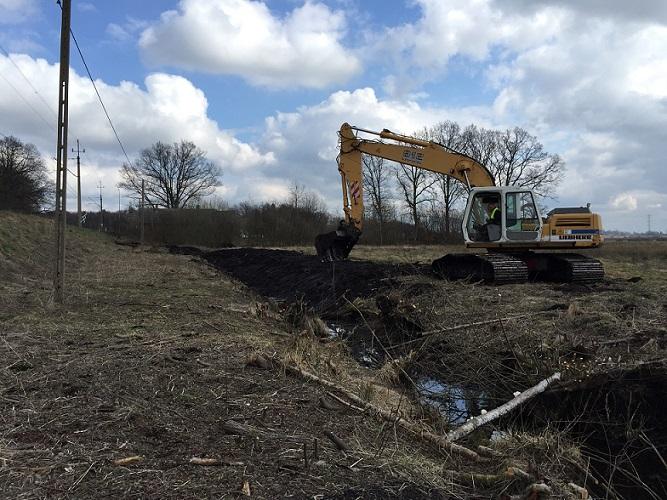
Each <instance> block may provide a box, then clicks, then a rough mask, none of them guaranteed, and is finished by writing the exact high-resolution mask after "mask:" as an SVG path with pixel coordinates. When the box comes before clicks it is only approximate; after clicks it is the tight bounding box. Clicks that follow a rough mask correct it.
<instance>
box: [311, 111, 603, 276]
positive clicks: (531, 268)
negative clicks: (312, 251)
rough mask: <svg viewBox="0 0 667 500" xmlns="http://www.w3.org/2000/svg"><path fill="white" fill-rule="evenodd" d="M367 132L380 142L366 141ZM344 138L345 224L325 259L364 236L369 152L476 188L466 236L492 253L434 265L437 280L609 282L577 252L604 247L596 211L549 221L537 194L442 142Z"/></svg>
mask: <svg viewBox="0 0 667 500" xmlns="http://www.w3.org/2000/svg"><path fill="white" fill-rule="evenodd" d="M362 134H365V135H368V134H370V135H374V136H376V137H379V139H368V138H363V137H362ZM339 136H340V142H339V145H340V154H339V156H338V171H339V172H340V175H341V180H342V186H343V211H344V212H345V219H344V220H342V221H341V222H340V224H339V226H338V228H337V230H336V231H333V232H330V233H325V234H320V235H319V236H317V238H316V239H315V248H316V249H317V254H318V255H319V256H320V258H321V259H322V260H323V261H335V260H342V259H346V258H347V257H348V255H349V253H350V251H351V250H352V248H353V247H354V245H355V244H356V243H357V241H358V240H359V237H360V236H361V232H362V224H363V213H364V197H363V188H364V183H363V168H362V154H367V155H371V156H376V157H379V158H384V159H387V160H391V161H395V162H398V163H402V164H406V165H411V166H413V167H416V168H421V169H424V170H428V171H431V172H436V173H438V174H444V175H448V176H451V177H453V178H454V179H457V180H459V181H461V182H462V183H464V185H465V186H466V187H467V188H468V191H469V196H468V201H467V204H466V209H465V212H464V217H463V237H464V239H465V244H466V246H467V247H468V248H472V249H486V253H473V252H470V253H456V254H448V255H445V256H444V257H441V258H439V259H437V260H435V261H434V262H433V270H434V271H435V273H436V274H438V275H440V276H442V277H445V278H448V279H461V278H471V279H473V280H475V281H484V282H487V283H499V284H500V283H518V282H524V281H528V280H531V279H539V280H545V281H559V282H584V283H591V282H596V281H600V280H602V278H603V277H604V268H603V266H602V263H601V262H600V261H599V260H597V259H594V258H591V257H587V256H584V255H581V254H578V253H573V252H571V250H572V249H590V248H597V247H599V246H600V245H602V243H603V236H602V221H601V218H600V216H599V215H598V214H595V213H592V212H591V210H590V207H589V206H587V207H575V208H556V209H554V210H552V211H550V212H549V213H548V214H547V217H544V218H543V217H542V216H541V215H540V211H539V209H538V205H537V204H536V202H535V195H534V193H533V192H532V191H531V190H530V189H527V188H524V187H516V186H496V185H495V180H494V178H493V175H492V174H491V172H490V171H489V170H488V169H487V168H486V167H484V166H483V165H481V164H480V163H479V162H478V161H476V160H475V159H474V158H471V157H469V156H467V155H465V154H462V153H459V152H457V151H454V150H452V149H449V148H447V147H445V146H443V145H442V144H438V143H436V142H433V141H425V140H421V139H417V138H414V137H410V136H406V135H401V134H396V133H393V132H391V131H389V130H386V129H385V130H382V131H381V132H374V131H372V130H366V129H363V128H359V127H353V126H350V125H349V124H347V123H344V124H343V125H342V126H341V128H340V132H339ZM387 141H388V142H387ZM542 250H548V251H546V252H544V251H542ZM558 250H560V252H558ZM566 250H568V251H566Z"/></svg>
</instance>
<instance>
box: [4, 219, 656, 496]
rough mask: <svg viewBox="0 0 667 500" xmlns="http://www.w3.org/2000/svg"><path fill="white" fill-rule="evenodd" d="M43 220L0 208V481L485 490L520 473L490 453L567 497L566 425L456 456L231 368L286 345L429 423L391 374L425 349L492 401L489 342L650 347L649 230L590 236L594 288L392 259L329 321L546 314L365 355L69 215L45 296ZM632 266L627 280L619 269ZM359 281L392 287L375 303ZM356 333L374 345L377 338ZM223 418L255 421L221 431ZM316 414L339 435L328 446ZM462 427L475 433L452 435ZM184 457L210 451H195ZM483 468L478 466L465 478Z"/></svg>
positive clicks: (643, 356)
mask: <svg viewBox="0 0 667 500" xmlns="http://www.w3.org/2000/svg"><path fill="white" fill-rule="evenodd" d="M52 230H53V229H52V225H51V222H50V221H48V220H45V219H41V218H35V217H27V216H19V215H15V214H10V213H1V212H0V273H1V274H0V275H1V276H2V279H0V337H1V341H0V361H1V363H0V367H1V368H0V369H1V371H2V377H1V378H0V408H1V412H0V414H1V415H2V417H1V419H0V485H1V487H2V489H3V492H6V493H5V494H6V495H8V496H11V497H13V498H33V497H49V496H72V497H77V498H93V497H95V498H98V497H99V496H100V494H101V492H103V493H105V494H107V495H108V496H112V497H141V498H146V497H150V498H186V497H191V498H192V497H198V498H201V497H213V496H220V497H223V496H225V495H228V496H231V497H238V496H241V495H242V494H243V490H244V488H245V486H246V483H247V485H248V486H247V487H248V488H250V490H251V492H252V496H254V497H256V498H276V497H282V496H287V495H293V496H296V497H309V498H312V497H314V496H316V495H322V496H323V498H356V497H362V498H364V497H368V498H391V497H394V498H429V497H436V498H437V496H438V495H440V497H441V498H446V497H448V496H451V495H454V496H455V497H459V498H465V497H469V496H470V495H472V494H473V492H474V493H475V494H477V495H480V496H481V497H482V498H486V497H489V496H491V495H498V494H500V493H499V492H507V493H512V494H515V493H516V494H518V493H519V492H521V491H523V489H525V487H526V483H525V481H522V480H519V479H516V478H509V477H507V476H503V471H504V470H505V468H506V467H507V466H508V465H513V466H518V467H520V468H524V469H530V467H531V466H530V461H531V460H533V461H535V460H537V461H538V462H539V463H540V477H541V478H542V479H543V480H545V481H547V482H548V483H549V484H550V486H551V487H552V489H553V490H554V491H555V492H559V494H562V495H563V497H567V496H566V493H565V492H566V491H567V488H566V486H565V484H566V483H567V482H568V481H570V480H571V481H575V482H578V483H579V484H584V483H585V482H586V477H585V474H584V475H583V476H582V472H581V467H580V466H582V465H584V466H585V460H583V459H582V458H581V455H578V453H579V451H577V447H576V446H573V445H572V443H571V442H570V441H569V438H568V436H567V435H566V434H562V433H560V432H559V433H553V432H546V431H544V429H542V430H539V431H535V432H528V431H526V433H519V432H517V433H515V434H512V437H511V439H507V440H504V441H503V442H502V443H498V444H497V445H493V444H490V446H497V450H498V451H500V452H502V454H503V455H502V456H503V458H501V459H495V460H493V461H490V462H484V461H482V462H480V463H478V464H474V463H467V462H465V461H461V460H460V459H459V458H457V457H456V456H452V455H450V454H448V453H443V452H442V451H441V450H438V449H436V448H434V447H433V446H432V445H428V444H426V443H424V442H422V441H420V440H419V439H416V438H415V436H414V435H411V434H407V433H405V432H403V431H401V430H400V429H399V428H398V427H397V426H395V425H391V424H388V423H386V422H383V421H382V420H381V419H376V418H374V417H373V416H372V415H370V414H368V413H360V412H358V411H355V410H354V409H351V408H349V407H347V406H344V405H342V404H340V403H337V402H336V401H333V400H332V401H333V403H334V404H333V405H332V406H333V408H334V409H333V410H332V409H327V408H324V407H323V406H322V404H321V402H320V398H322V397H325V398H328V396H327V394H326V390H325V389H323V388H322V387H320V386H318V385H316V384H309V383H305V382H303V381H302V380H301V379H298V378H295V377H292V376H287V375H285V374H284V373H282V372H280V371H274V370H259V369H256V368H253V367H247V366H246V360H247V359H248V358H249V357H250V356H252V355H254V354H255V353H257V352H262V353H264V354H265V355H269V356H270V355H273V356H277V357H279V358H281V359H284V360H289V361H290V362H293V363H295V364H297V365H298V366H300V367H303V368H306V369H308V370H310V371H312V372H314V373H317V374H318V375H319V376H321V377H324V378H326V379H328V380H335V381H337V382H338V383H340V384H342V385H344V386H345V387H346V388H347V389H348V390H350V391H351V392H354V393H356V394H360V395H363V397H364V398H367V399H368V400H370V401H372V402H374V403H375V404H378V405H381V406H383V407H385V408H386V409H387V410H389V411H397V409H400V411H401V412H402V413H403V415H405V416H406V417H408V418H410V419H412V420H416V421H422V422H424V423H425V424H426V423H428V424H429V425H430V426H431V427H428V428H430V429H436V430H437V429H443V428H444V427H443V426H445V424H444V423H443V422H441V421H440V420H439V419H440V417H439V415H438V414H437V412H430V413H429V411H428V408H422V407H420V406H419V404H418V401H417V400H416V399H415V398H414V394H413V392H412V391H411V390H408V389H409V388H410V386H409V384H410V383H411V382H409V381H407V384H408V385H407V386H406V379H405V377H404V376H403V375H408V376H409V377H417V376H418V375H419V373H418V371H419V369H424V368H425V367H426V366H431V367H432V368H433V369H434V370H435V371H436V372H438V374H439V375H441V376H442V375H445V376H448V377H459V378H466V379H469V380H472V379H475V378H477V379H478V380H479V381H480V382H479V384H478V385H483V382H484V381H485V380H488V381H495V383H494V384H491V383H490V382H489V387H488V388H487V389H488V391H491V390H493V391H495V394H496V395H497V397H498V398H499V399H498V400H497V401H496V400H494V404H495V403H496V402H497V403H501V402H502V400H501V399H502V398H503V397H506V395H505V394H504V393H503V390H506V389H501V388H499V387H496V386H500V382H502V381H503V380H504V379H502V378H501V377H500V376H499V375H498V373H499V372H497V370H499V369H500V368H499V367H500V366H504V363H506V362H507V359H508V356H509V358H511V359H513V360H520V365H521V369H520V370H519V371H517V372H516V374H515V376H512V377H511V378H510V381H512V382H516V383H523V384H526V383H528V382H532V381H537V380H539V379H540V378H541V377H542V376H544V375H545V374H549V373H550V372H551V371H552V370H557V369H559V370H562V371H563V372H564V373H565V374H566V375H567V378H568V379H569V380H576V379H577V378H579V377H583V376H584V375H585V374H586V373H587V372H591V371H596V370H597V371H598V372H601V373H602V372H604V371H605V370H607V369H608V368H610V366H609V365H607V363H608V361H607V360H608V358H610V357H613V359H614V365H613V368H614V369H616V370H618V369H624V367H626V366H629V365H631V364H632V363H638V362H639V363H641V362H646V361H651V360H654V359H660V357H661V356H662V357H664V342H663V341H664V331H665V327H666V325H665V301H664V297H665V292H667V274H666V270H665V267H667V266H665V265H664V263H665V259H664V255H663V254H662V253H661V252H660V251H658V250H656V249H654V248H648V247H646V248H645V247H643V246H640V247H638V248H633V246H632V245H631V244H628V245H625V244H624V245H619V246H618V247H613V246H612V245H609V246H608V249H607V248H605V250H603V251H602V252H601V253H600V258H602V259H603V260H604V262H605V265H606V266H607V269H608V278H607V280H606V282H605V283H604V284H603V285H601V286H599V287H595V288H593V289H582V288H576V287H574V288H573V287H559V286H554V285H547V284H524V285H511V286H504V287H484V286H478V285H475V284H469V283H464V282H454V283H448V282H443V281H440V280H436V279H435V278H433V277H430V276H424V275H414V276H413V275H409V274H408V275H405V276H403V277H400V279H396V280H392V281H391V286H390V287H389V288H387V289H378V290H377V291H376V292H373V293H374V295H368V296H362V297H359V298H357V299H355V300H354V301H353V302H352V304H353V307H354V309H350V307H351V306H346V307H347V310H343V309H344V308H342V309H341V311H340V319H341V320H350V321H355V322H356V323H355V324H356V325H361V326H363V324H365V323H366V322H367V323H368V324H369V325H371V326H372V327H373V329H375V334H377V335H378V336H379V335H383V337H382V342H384V343H386V342H389V341H390V340H391V339H393V341H396V342H399V341H400V342H404V341H405V340H409V337H400V340H397V339H398V337H395V336H394V337H392V335H395V334H397V333H400V334H401V335H403V334H405V333H406V331H407V330H406V328H407V329H408V330H409V329H410V328H412V326H409V325H418V326H419V327H420V328H422V329H423V330H429V329H434V328H439V327H442V326H443V325H445V326H455V325H462V324H465V323H469V322H471V321H476V320H479V319H485V318H494V317H500V318H502V317H506V316H512V315H516V314H517V313H523V314H525V313H527V312H532V311H541V310H544V309H548V308H550V307H551V308H553V309H552V311H553V312H552V313H549V314H548V315H545V316H544V317H543V316H541V315H536V316H534V317H533V318H530V317H526V318H523V319H521V320H519V321H514V322H508V323H507V324H503V325H504V326H503V328H504V330H499V329H498V327H497V326H494V325H489V326H485V327H483V328H476V329H470V330H462V331H461V332H460V333H457V334H456V335H450V336H447V337H446V338H443V339H441V341H445V342H444V343H437V344H435V343H434V344H431V345H430V346H428V349H424V348H421V349H411V348H408V349H407V350H403V351H396V355H395V359H393V360H386V361H391V362H389V363H386V364H385V366H383V367H381V368H379V369H373V368H365V367H363V366H361V365H359V364H358V363H356V362H355V360H354V359H353V357H352V356H351V354H350V352H351V351H350V348H349V344H348V343H347V342H346V341H344V340H343V339H342V338H335V339H330V338H328V337H327V338H323V339H320V338H318V337H316V336H315V335H314V334H313V331H314V330H317V329H318V328H319V327H317V324H318V323H317V322H316V321H315V318H311V319H309V320H308V321H305V322H303V321H297V322H295V321H294V316H293V314H292V313H291V312H290V310H286V308H285V307H286V305H280V306H279V305H276V304H275V303H274V302H271V301H267V300H266V298H265V297H261V296H259V295H257V294H256V293H254V292H253V291H251V290H249V289H248V287H246V286H245V285H244V284H243V283H241V282H239V281H237V280H236V279H232V278H231V277H230V276H228V275H225V274H223V273H220V272H218V271H216V270H215V269H213V268H211V267H210V266H208V265H206V264H205V263H204V262H203V261H202V260H200V259H199V258H193V257H190V256H185V255H170V254H168V253H166V252H165V251H163V250H160V249H152V248H142V249H133V248H131V247H127V246H119V245H115V244H113V242H112V241H111V240H110V239H108V238H107V237H105V236H103V235H99V234H97V233H94V232H88V231H79V230H78V229H76V228H69V229H68V252H67V265H66V270H67V280H66V289H67V301H66V305H65V306H62V307H61V306H57V305H55V304H53V302H52V292H51V281H50V266H51V260H52V259H51V239H52ZM660 248H662V247H660ZM453 249H454V248H452V250H453ZM447 250H449V249H447V248H444V247H437V246H433V247H382V248H371V247H364V246H360V247H357V248H355V250H354V253H353V257H354V259H355V260H357V261H359V262H360V261H361V260H365V259H366V260H372V261H375V262H379V263H391V262H393V263H399V264H404V263H408V264H414V263H415V262H421V263H424V264H426V263H428V262H430V260H432V259H433V258H435V257H439V256H441V255H442V254H443V253H446V251H447ZM304 251H307V252H311V250H310V249H304ZM604 252H607V253H604ZM634 277H641V278H642V279H641V280H633V281H632V282H628V281H627V280H628V278H634ZM293 286H294V287H298V286H299V281H298V279H295V280H294V283H293ZM378 294H379V295H383V296H384V295H386V296H387V297H388V298H389V299H390V303H391V304H393V306H392V307H393V309H392V310H391V312H390V314H389V316H387V317H383V316H382V314H381V313H380V311H379V309H378V305H377V304H378V302H377V297H378V296H379V295H378ZM288 313H289V314H288ZM359 314H362V315H363V318H364V320H363V321H361V320H360V316H359ZM387 318H390V319H391V320H388V319H387ZM313 325H315V326H313ZM397 325H398V326H397ZM406 325H408V326H406ZM353 328H354V327H353ZM392 328H393V330H392ZM360 329H361V328H360ZM385 330H386V331H385ZM661 332H662V333H661ZM320 333H321V332H320ZM628 336H630V337H631V338H630V339H629V340H625V341H622V342H620V343H618V344H614V343H610V344H603V343H604V342H607V341H609V340H614V339H620V338H626V337H628ZM652 340H654V344H653V347H652V348H650V349H647V350H645V351H642V350H641V349H642V348H643V347H644V346H645V345H649V344H650V342H651V341H652ZM371 341H372V342H374V347H375V348H376V349H378V342H379V341H380V340H379V337H377V338H376V339H371ZM410 345H412V344H408V346H410ZM582 346H583V347H586V349H591V348H592V347H595V351H593V352H592V353H591V352H587V354H586V356H587V361H586V363H572V361H573V360H574V359H575V358H576V357H577V353H581V352H582V351H581V349H582ZM385 347H390V346H389V344H387V345H386V346H385ZM573 349H574V350H573ZM651 349H652V350H651ZM411 352H412V354H411ZM508 353H509V354H508ZM536 353H539V355H536ZM510 355H511V356H510ZM619 356H621V358H619ZM434 360H437V363H434ZM480 361H481V363H480ZM399 365H400V366H401V367H402V368H401V369H400V370H399V371H397V368H396V367H397V366H399ZM401 370H403V372H404V373H403V375H402V374H401ZM494 373H495V375H494ZM503 373H505V372H503ZM527 373H528V375H527ZM413 381H414V380H413ZM406 387H407V389H406ZM523 387H525V386H522V388H523ZM478 388H479V387H478ZM511 392H512V391H511V390H510V395H509V397H511ZM494 397H495V396H494ZM229 421H233V422H237V423H242V424H245V425H247V426H249V428H252V429H254V431H253V432H252V433H251V434H249V435H238V434H233V433H229V432H227V431H225V425H226V423H228V422H229ZM506 425H507V423H504V424H502V425H501V426H499V427H495V426H491V427H492V429H497V430H503V429H505V428H506ZM324 431H330V432H333V433H335V434H336V435H337V436H339V437H340V438H341V439H342V440H343V441H345V442H346V443H347V444H348V447H349V449H348V450H347V451H346V452H345V453H341V452H340V451H338V450H337V449H336V448H335V446H334V445H333V444H332V442H331V441H329V440H328V439H327V438H326V437H325V436H324ZM479 439H485V438H482V437H480V436H477V437H475V438H474V440H473V441H470V442H467V444H468V445H470V446H475V445H476V444H478V443H477V442H476V441H475V440H479ZM316 442H317V445H315V443H316ZM484 443H486V444H489V443H488V442H487V440H484ZM658 445H660V443H658ZM304 446H305V448H306V455H307V456H308V457H309V462H308V466H306V463H305V461H304ZM315 446H317V456H315V455H314V452H315V450H314V448H315ZM660 449H661V448H660ZM563 454H564V455H563ZM564 456H567V457H569V458H568V459H567V460H565V461H563V460H564V459H563V457H564ZM136 457H138V458H136ZM193 457H195V458H213V459H216V460H218V464H219V465H217V466H213V467H207V466H202V465H195V464H193V463H191V459H192V458H193ZM123 460H129V461H126V462H122V461H123ZM119 461H120V462H119ZM577 464H579V465H577ZM626 465H627V464H625V463H624V462H622V461H620V462H619V467H621V468H623V467H624V466H626ZM473 473H474V474H477V476H475V477H476V478H477V479H475V480H473V479H472V478H473V476H472V475H470V474H473ZM484 474H486V475H487V476H488V477H487V479H489V478H490V477H491V476H493V477H494V478H495V479H493V480H490V479H489V481H490V483H479V484H478V483H476V482H475V481H478V480H480V478H482V477H486V476H483V475H484ZM589 483H590V479H589Z"/></svg>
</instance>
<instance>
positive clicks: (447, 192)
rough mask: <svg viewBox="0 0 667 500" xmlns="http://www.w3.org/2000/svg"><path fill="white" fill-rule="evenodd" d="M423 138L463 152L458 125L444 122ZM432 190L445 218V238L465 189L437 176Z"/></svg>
mask: <svg viewBox="0 0 667 500" xmlns="http://www.w3.org/2000/svg"><path fill="white" fill-rule="evenodd" d="M424 136H425V137H426V138H427V139H428V140H431V141H434V142H437V143H439V144H441V145H443V146H445V147H446V148H448V149H451V150H453V151H457V152H463V150H464V147H465V138H464V136H463V134H462V132H461V127H459V124H458V123H455V122H452V121H449V120H446V121H443V122H440V123H437V124H435V125H434V126H433V127H431V128H429V129H426V130H425V131H424ZM433 187H434V190H435V192H436V193H437V196H436V200H437V202H438V205H440V206H441V207H442V210H443V212H444V216H445V237H446V238H449V237H450V234H451V220H452V216H451V214H452V210H453V208H454V206H455V204H456V203H457V202H458V201H459V200H460V199H461V198H462V197H463V196H464V195H465V194H466V187H465V186H464V185H463V184H462V183H461V182H459V181H458V180H456V179H453V178H452V177H450V176H449V175H445V174H438V175H437V176H436V177H435V184H434V186H433Z"/></svg>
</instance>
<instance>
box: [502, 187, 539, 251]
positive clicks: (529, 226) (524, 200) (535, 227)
mask: <svg viewBox="0 0 667 500" xmlns="http://www.w3.org/2000/svg"><path fill="white" fill-rule="evenodd" d="M505 227H506V234H507V238H508V239H510V240H534V239H537V238H538V237H539V231H540V221H539V218H538V216H537V208H536V206H535V200H534V199H533V193H531V192H530V191H522V192H517V193H507V194H506V195H505Z"/></svg>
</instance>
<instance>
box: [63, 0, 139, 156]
mask: <svg viewBox="0 0 667 500" xmlns="http://www.w3.org/2000/svg"><path fill="white" fill-rule="evenodd" d="M57 4H58V5H59V6H60V8H61V9H62V5H61V3H60V0H57ZM69 32H70V34H71V35H72V40H74V45H75V46H76V50H77V51H78V52H79V56H80V57H81V62H83V66H84V67H85V68H86V72H87V73H88V78H89V79H90V83H92V84H93V88H94V89H95V93H96V94H97V99H98V100H99V101H100V104H101V106H102V109H103V110H104V114H105V115H106V117H107V120H108V121H109V125H111V130H113V133H114V135H115V136H116V141H118V145H119V146H120V149H121V150H122V151H123V154H124V155H125V159H126V160H127V163H128V164H129V165H132V162H131V161H130V157H129V156H128V155H127V151H125V146H123V142H122V141H121V140H120V136H119V135H118V132H117V131H116V127H114V124H113V122H112V121H111V117H110V116H109V112H108V111H107V107H106V106H105V105H104V101H103V100H102V96H101V95H100V92H99V90H97V85H95V80H94V79H93V75H92V74H91V72H90V68H89V67H88V63H87V62H86V58H85V57H83V52H81V47H79V42H78V41H77V39H76V36H74V31H73V30H72V28H70V30H69Z"/></svg>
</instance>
